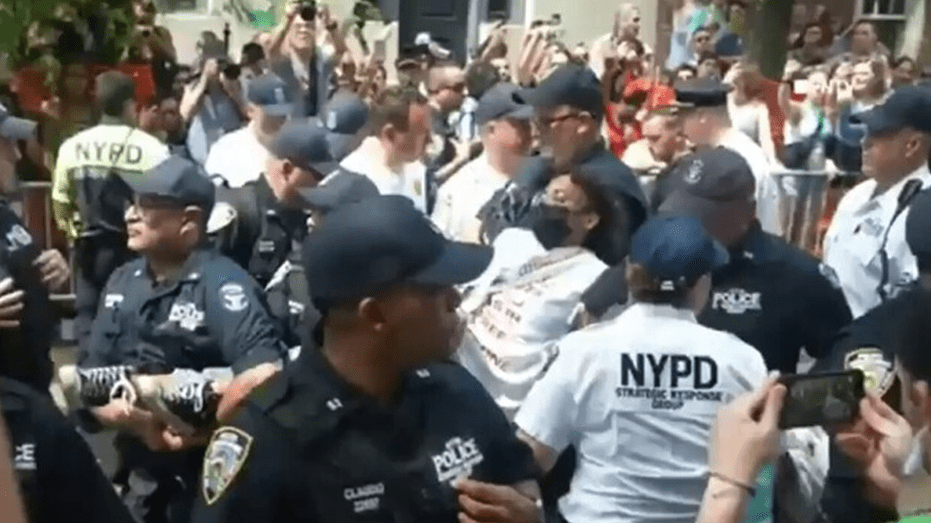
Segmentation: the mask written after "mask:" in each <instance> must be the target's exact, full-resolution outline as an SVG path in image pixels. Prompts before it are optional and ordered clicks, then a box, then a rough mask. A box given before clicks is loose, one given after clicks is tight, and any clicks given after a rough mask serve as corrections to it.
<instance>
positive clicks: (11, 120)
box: [0, 105, 36, 140]
mask: <svg viewBox="0 0 931 523" xmlns="http://www.w3.org/2000/svg"><path fill="white" fill-rule="evenodd" d="M35 132H36V122H34V121H32V120H27V119H25V118H17V117H15V116H13V115H12V114H10V111H8V110H7V108H6V107H4V106H3V105H0V136H2V137H4V138H6V139H8V140H28V139H29V138H31V137H32V135H33V134H35Z"/></svg>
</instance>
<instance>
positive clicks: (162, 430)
mask: <svg viewBox="0 0 931 523" xmlns="http://www.w3.org/2000/svg"><path fill="white" fill-rule="evenodd" d="M126 181H127V183H128V184H129V185H130V187H132V189H133V191H134V193H135V196H134V200H133V203H132V205H131V206H130V207H129V209H128V210H127V211H126V224H127V231H128V236H129V242H128V245H129V248H130V249H132V250H133V251H135V252H137V253H139V254H140V255H141V257H140V258H138V259H136V260H134V261H132V262H129V263H127V264H126V265H124V266H122V267H120V268H119V269H117V270H116V271H115V272H114V273H113V275H112V276H111V278H110V281H109V282H108V283H107V286H106V288H105V292H104V295H103V299H102V300H101V306H100V310H99V312H98V314H97V318H96V320H95V322H94V325H93V328H92V332H91V337H90V340H89V343H88V347H87V349H86V350H84V351H82V352H81V354H80V357H79V365H80V366H81V367H82V370H79V371H78V372H77V380H78V381H79V382H80V386H79V388H80V389H81V392H82V395H83V393H84V392H85V391H86V390H91V391H92V390H95V389H98V390H99V389H103V390H104V391H106V390H110V389H112V387H113V386H114V384H115V383H114V381H118V380H120V379H123V378H125V374H153V375H158V374H167V373H169V372H171V371H173V370H174V369H190V370H192V371H202V370H204V369H206V368H216V367H231V368H232V370H233V372H235V373H237V374H239V373H241V372H244V371H247V370H249V369H252V368H255V367H257V366H259V365H263V364H275V363H278V362H280V361H281V360H282V358H283V355H284V345H283V343H282V342H281V341H280V337H279V332H278V329H277V326H276V323H275V321H274V320H273V319H272V317H271V315H270V314H269V312H268V310H267V307H266V304H265V302H264V299H263V298H262V295H261V288H259V287H258V285H257V284H256V283H255V281H254V280H252V279H251V278H250V277H249V276H248V275H247V274H246V272H245V271H244V270H243V269H242V268H241V267H239V266H238V265H236V264H235V263H234V262H233V261H232V260H230V259H228V258H225V257H223V256H221V255H220V254H218V253H216V252H215V251H214V250H213V249H210V248H209V247H207V246H205V239H206V234H205V229H206V222H207V217H208V216H209V213H210V209H211V207H212V206H213V203H214V186H213V184H212V183H211V182H210V180H209V179H208V178H207V177H206V175H205V174H203V172H202V171H201V170H200V168H199V167H198V166H197V165H196V164H194V163H192V162H190V161H188V160H185V159H183V158H180V157H170V158H169V159H167V160H165V161H164V162H162V163H161V164H159V165H157V166H156V167H155V168H154V169H153V170H151V171H150V172H148V173H146V175H145V176H140V177H127V178H126ZM115 369H116V370H119V371H121V372H114V370H115ZM121 374H122V376H121ZM184 385H185V384H184V383H183V382H181V383H178V386H177V387H176V388H175V389H174V390H172V389H169V390H168V391H167V394H166V397H165V398H164V401H165V402H166V403H168V404H169V406H173V407H177V408H179V409H182V408H183V407H191V408H190V409H188V410H189V411H190V410H194V411H197V410H198V408H197V407H198V406H200V407H203V405H205V404H209V401H208V400H210V399H213V398H208V397H203V396H202V394H203V395H206V394H207V393H209V390H207V391H205V389H203V388H190V387H185V386H184ZM186 404H190V405H186ZM201 410H202V409H201ZM89 413H90V415H88V414H87V413H85V415H84V421H85V422H87V421H89V422H90V423H87V425H97V424H102V425H106V426H110V427H115V428H118V429H120V431H121V432H120V434H119V435H118V436H117V440H116V446H117V449H118V451H119V454H120V460H121V462H120V466H119V471H118V472H117V477H116V478H115V482H116V483H118V484H121V485H123V489H124V497H126V498H127V502H128V503H129V504H130V507H131V508H132V509H133V510H134V512H135V513H136V514H137V516H138V517H139V518H140V519H141V520H143V521H146V522H149V521H171V522H186V521H187V516H188V512H189V510H190V505H191V502H192V501H193V497H194V493H193V486H194V484H195V482H196V474H197V471H198V470H199V468H200V462H201V459H202V456H203V447H201V446H199V445H202V444H203V442H202V441H200V442H198V440H197V438H196V437H190V438H188V437H182V436H181V435H180V434H179V433H178V432H177V431H175V430H174V427H171V426H167V425H166V424H165V423H164V422H162V421H161V420H160V419H159V418H156V417H153V416H152V415H151V414H150V413H149V412H147V411H143V410H142V409H138V408H135V407H133V408H127V406H126V404H125V403H123V402H120V401H110V402H109V403H106V404H105V405H102V406H99V407H93V408H91V409H90V411H89ZM205 421H209V417H205ZM88 428H94V427H88ZM198 443H199V445H198ZM178 449H186V450H184V451H180V452H162V451H164V450H178Z"/></svg>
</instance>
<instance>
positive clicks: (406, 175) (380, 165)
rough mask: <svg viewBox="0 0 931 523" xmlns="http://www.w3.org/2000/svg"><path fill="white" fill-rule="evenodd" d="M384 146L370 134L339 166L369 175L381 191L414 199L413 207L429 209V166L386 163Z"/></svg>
mask: <svg viewBox="0 0 931 523" xmlns="http://www.w3.org/2000/svg"><path fill="white" fill-rule="evenodd" d="M384 159H385V150H384V148H383V147H382V145H381V142H379V141H378V138H375V137H373V136H370V137H368V138H366V139H365V140H363V141H362V144H361V145H360V146H359V148H358V149H356V150H355V151H353V152H351V153H349V156H347V157H346V158H344V159H343V161H342V162H340V166H341V167H342V168H343V169H346V170H347V171H352V172H355V173H359V174H362V175H365V176H368V178H369V179H370V180H372V183H374V184H375V187H377V188H378V192H380V193H381V194H400V195H401V196H407V197H408V198H410V199H411V201H413V202H414V207H417V208H418V209H420V211H421V212H424V213H426V212H427V190H428V187H427V167H426V166H425V165H424V164H423V162H419V161H418V162H410V163H406V164H404V165H402V166H401V168H400V170H397V171H395V170H392V169H389V168H388V166H386V165H385V160H384Z"/></svg>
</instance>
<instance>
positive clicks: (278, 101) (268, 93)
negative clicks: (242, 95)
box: [246, 73, 294, 116]
mask: <svg viewBox="0 0 931 523" xmlns="http://www.w3.org/2000/svg"><path fill="white" fill-rule="evenodd" d="M246 101H248V102H249V103H251V104H253V105H258V106H260V107H261V108H262V110H263V111H265V112H266V113H268V114H270V115H273V116H287V115H289V114H291V112H292V110H293V108H294V97H293V95H292V93H291V90H290V89H288V84H286V83H284V80H282V79H281V78H279V77H278V75H275V74H272V73H266V74H263V75H261V76H256V77H255V78H253V79H252V80H250V81H249V83H248V84H246Z"/></svg>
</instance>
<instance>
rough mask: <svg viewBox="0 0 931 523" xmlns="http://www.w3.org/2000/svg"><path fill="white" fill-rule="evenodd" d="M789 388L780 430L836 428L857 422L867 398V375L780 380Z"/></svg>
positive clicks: (798, 376) (836, 374) (851, 373)
mask: <svg viewBox="0 0 931 523" xmlns="http://www.w3.org/2000/svg"><path fill="white" fill-rule="evenodd" d="M779 382H780V383H782V384H783V385H785V386H786V388H787V389H788V394H786V400H785V405H784V406H783V408H782V415H781V417H780V419H779V427H780V428H782V429H790V428H794V427H814V426H832V425H838V424H841V423H847V422H850V421H853V420H854V419H855V418H856V417H857V414H858V413H859V409H860V400H861V399H862V398H863V396H864V394H865V393H864V390H863V372H862V371H859V370H851V371H847V372H833V373H825V374H794V375H788V376H783V377H781V378H779Z"/></svg>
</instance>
